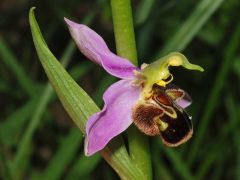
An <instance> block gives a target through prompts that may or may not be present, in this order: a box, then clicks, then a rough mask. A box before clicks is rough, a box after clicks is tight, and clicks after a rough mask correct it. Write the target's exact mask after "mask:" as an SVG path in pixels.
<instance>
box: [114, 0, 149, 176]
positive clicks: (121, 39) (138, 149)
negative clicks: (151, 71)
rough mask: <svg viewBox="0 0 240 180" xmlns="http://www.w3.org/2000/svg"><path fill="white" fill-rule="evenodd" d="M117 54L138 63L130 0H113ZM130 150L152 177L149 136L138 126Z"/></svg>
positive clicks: (130, 132)
mask: <svg viewBox="0 0 240 180" xmlns="http://www.w3.org/2000/svg"><path fill="white" fill-rule="evenodd" d="M111 9H112V16H113V26H114V35H115V41H116V48H117V54H118V55H119V56H122V57H124V58H126V59H129V60H130V61H131V62H132V63H133V64H135V65H136V66H137V65H138V60H137V50H136V43H135V35H134V28H133V18H132V9H131V1H130V0H111ZM128 143H129V152H130V156H131V158H132V160H133V161H134V162H135V164H136V165H137V167H138V168H139V169H140V170H141V171H142V172H143V174H144V175H145V176H146V179H152V167H151V159H150V152H149V144H148V138H147V136H145V135H144V134H143V133H141V132H140V131H139V130H138V129H137V128H136V127H134V126H131V127H130V128H129V130H128Z"/></svg>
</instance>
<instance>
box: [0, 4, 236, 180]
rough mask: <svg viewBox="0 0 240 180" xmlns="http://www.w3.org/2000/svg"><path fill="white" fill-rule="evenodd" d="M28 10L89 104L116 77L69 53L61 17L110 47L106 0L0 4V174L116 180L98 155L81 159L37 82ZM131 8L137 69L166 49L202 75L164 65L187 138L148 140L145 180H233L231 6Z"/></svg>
mask: <svg viewBox="0 0 240 180" xmlns="http://www.w3.org/2000/svg"><path fill="white" fill-rule="evenodd" d="M31 6H36V7H37V9H36V15H37V18H38V22H39V24H40V26H41V29H42V31H43V35H44V37H45V39H46V40H47V43H48V45H49V47H50V49H51V50H52V52H53V53H54V54H55V55H56V57H59V58H61V57H62V60H63V61H64V63H65V64H66V65H67V69H68V71H69V72H70V73H71V75H72V76H73V77H74V78H75V79H76V80H77V82H78V83H79V84H80V85H81V87H83V89H84V90H85V91H86V92H88V93H89V94H90V95H91V97H92V98H93V99H94V100H95V101H96V103H97V104H98V105H100V106H101V105H102V94H103V92H104V90H105V89H106V88H107V87H108V86H109V85H110V84H111V83H113V82H114V81H115V80H116V79H115V78H113V77H111V76H109V75H108V74H107V73H105V72H104V71H103V70H101V68H100V67H98V66H97V65H93V64H91V63H89V62H88V61H87V60H86V59H85V57H84V56H82V55H81V53H79V51H78V50H77V49H76V47H75V45H74V43H72V41H71V38H70V35H69V32H68V30H67V27H66V25H65V24H64V21H63V17H68V18H71V19H73V20H75V21H77V22H83V23H86V24H89V25H90V27H92V28H93V29H94V30H96V31H97V32H98V33H99V34H100V35H101V36H103V38H104V39H105V40H106V41H107V44H108V45H109V46H110V48H111V49H112V50H113V51H115V46H114V35H113V27H112V19H111V10H110V5H109V2H108V1H106V0H99V1H87V0H78V1H76V0H69V1H64V0H52V1H46V0H43V1H26V0H20V1H16V0H11V1H7V0H3V1H1V2H0V175H1V176H2V178H3V179H11V178H13V179H83V178H84V179H109V180H110V179H116V177H117V175H116V174H115V173H114V172H113V170H111V168H110V167H109V166H108V165H107V163H106V162H104V161H103V160H102V159H101V158H100V156H99V155H95V156H93V157H91V158H86V157H85V156H84V155H83V152H82V151H83V137H82V135H81V134H80V131H79V130H78V129H77V128H76V127H75V125H74V124H73V123H72V121H71V119H70V118H69V117H68V115H67V114H66V112H65V111H64V109H63V107H62V106H61V104H60V102H59V100H58V99H57V98H56V95H55V93H54V92H53V91H52V89H51V86H50V85H49V84H48V83H47V78H46V75H45V73H44V71H43V68H42V67H41V65H40V63H39V60H38V58H37V56H36V52H35V49H34V46H33V42H32V38H31V34H30V28H29V24H28V10H29V8H30V7H31ZM132 7H133V14H134V23H135V31H136V41H137V48H138V56H139V61H140V63H139V64H141V63H143V62H145V63H148V62H152V61H153V60H156V59H157V58H158V57H160V56H162V55H164V54H166V53H167V52H169V51H172V50H174V51H182V52H183V53H184V54H185V55H186V56H187V57H188V58H189V60H190V61H191V62H193V63H196V64H199V65H201V66H202V67H204V69H205V72H204V73H198V72H190V71H185V70H183V69H180V68H178V69H175V68H172V69H171V72H173V74H174V77H175V83H176V84H178V85H179V86H180V87H182V88H183V89H185V90H187V91H188V92H189V94H190V95H191V96H192V98H193V100H194V101H193V104H192V106H191V107H189V108H188V109H187V111H188V112H189V114H191V115H192V116H193V123H194V131H195V132H194V136H193V138H192V139H191V140H190V141H189V142H188V143H187V144H185V145H182V146H181V147H178V148H174V149H170V148H166V147H164V146H162V144H161V140H160V138H159V137H154V138H150V142H151V155H152V162H153V168H154V179H205V178H208V179H240V132H239V131H240V121H239V119H240V104H239V89H240V83H239V81H240V48H239V47H240V46H239V43H240V24H239V19H240V14H239V12H238V9H239V8H240V2H239V1H238V0H228V1H224V0H211V1H208V0H201V1H191V0H169V1H167V0H134V1H132ZM26 142H30V144H28V143H26ZM22 152H25V153H22ZM17 164H18V166H17ZM19 165H20V166H19ZM16 167H19V168H16Z"/></svg>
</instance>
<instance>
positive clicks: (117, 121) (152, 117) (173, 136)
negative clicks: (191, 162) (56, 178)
mask: <svg viewBox="0 0 240 180" xmlns="http://www.w3.org/2000/svg"><path fill="white" fill-rule="evenodd" d="M65 21H66V23H67V25H68V28H69V30H70V33H71V36H72V38H73V39H74V41H75V43H76V44H77V46H78V48H79V49H80V51H81V52H82V53H83V54H84V55H85V56H86V57H87V58H88V59H90V60H91V61H93V62H94V63H96V64H98V65H100V66H101V67H102V68H103V69H105V70H106V71H107V72H108V73H109V74H111V75H113V76H115V77H118V78H120V79H121V80H119V81H117V82H116V83H114V84H112V85H111V86H110V87H109V88H108V89H107V90H106V91H105V93H104V95H103V100H104V107H103V109H102V110H101V111H100V112H98V113H96V114H93V115H92V116H91V117H90V118H89V119H88V121H87V124H86V138H85V154H86V155H87V156H90V155H93V154H94V153H96V152H98V151H100V150H102V149H103V148H104V147H105V146H106V145H107V143H108V142H109V141H110V140H111V139H112V138H114V137H115V136H117V135H119V134H120V133H122V132H123V131H125V130H126V129H127V128H128V127H129V126H130V125H131V124H132V123H134V124H135V125H136V126H137V127H138V128H139V130H140V131H142V132H143V133H145V134H146V135H149V136H156V135H159V136H160V137H161V139H162V141H163V143H164V144H166V145H168V146H171V147H173V146H178V145H180V144H182V143H184V142H186V141H187V140H188V139H189V138H190V137H191V136H192V132H193V131H192V129H193V128H192V123H191V118H190V116H188V114H187V113H186V112H185V111H184V109H185V108H186V107H187V106H189V105H190V103H191V98H190V96H189V95H188V94H187V93H186V92H185V91H183V90H182V89H180V88H178V87H176V86H175V85H173V84H172V83H170V82H171V81H172V80H173V76H172V75H171V73H170V72H169V68H168V67H169V66H183V67H185V68H187V69H190V70H200V71H203V69H202V68H201V67H200V66H197V65H194V64H191V63H189V61H188V60H187V59H186V57H185V56H183V55H182V54H180V53H177V52H174V53H170V54H168V55H167V56H165V57H163V58H161V59H159V60H157V61H155V62H153V63H151V64H149V65H146V64H143V65H142V66H141V68H138V67H136V66H135V65H133V64H132V63H131V62H130V61H129V60H127V59H125V58H123V57H120V56H117V55H116V54H114V53H112V52H111V51H110V50H109V48H108V46H107V45H106V43H105V41H104V40H103V38H102V37H101V36H99V35H98V34H97V33H96V32H94V31H93V30H92V29H90V28H89V27H87V26H86V25H83V24H77V23H75V22H73V21H70V20H68V19H66V18H65Z"/></svg>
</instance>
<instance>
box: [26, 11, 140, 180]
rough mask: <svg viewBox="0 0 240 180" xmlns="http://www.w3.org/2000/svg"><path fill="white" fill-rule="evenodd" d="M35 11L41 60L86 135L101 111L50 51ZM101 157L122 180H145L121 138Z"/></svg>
mask: <svg viewBox="0 0 240 180" xmlns="http://www.w3.org/2000/svg"><path fill="white" fill-rule="evenodd" d="M34 9H35V8H31V9H30V12H29V21H30V26H31V31H32V36H33V41H34V45H35V48H36V50H37V54H38V57H39V59H40V61H41V64H42V66H43V68H44V70H45V72H46V74H47V76H48V78H49V80H50V82H51V84H52V86H53V88H54V90H55V91H56V93H57V95H58V97H59V99H60V101H61V102H62V104H63V106H64V108H65V110H66V111H67V112H68V114H69V115H70V117H71V118H72V120H73V121H74V122H75V124H76V125H77V126H78V127H79V128H80V130H81V131H82V132H83V133H84V132H85V123H86V121H87V119H88V118H89V117H90V116H91V115H92V114H94V113H95V112H97V111H99V109H98V107H97V105H96V104H95V103H94V102H93V100H92V99H91V98H90V97H89V96H88V95H87V93H86V92H85V91H84V90H83V89H82V88H81V87H79V86H78V84H77V83H76V82H75V81H74V80H73V79H72V77H71V76H70V75H69V74H68V73H67V72H66V70H65V69H64V68H63V67H62V65H61V64H60V63H59V61H58V60H57V59H56V58H55V57H54V55H53V54H52V53H51V51H50V50H49V49H48V47H47V44H46V42H45V41H44V39H43V37H42V34H41V31H40V29H39V26H38V24H37V21H36V19H35V16H34ZM101 154H102V156H103V157H104V158H105V159H106V161H107V162H108V163H109V164H110V165H111V166H112V167H113V168H114V169H115V171H116V172H117V173H118V174H119V176H120V177H121V178H122V179H139V178H140V179H141V177H143V174H142V173H141V171H139V170H138V169H137V168H136V166H135V165H134V164H133V163H132V161H131V159H130V157H129V156H128V153H127V150H126V148H125V145H124V143H123V141H122V139H121V138H120V137H118V138H115V140H113V141H111V142H110V143H109V145H108V146H107V147H105V149H104V150H102V151H101Z"/></svg>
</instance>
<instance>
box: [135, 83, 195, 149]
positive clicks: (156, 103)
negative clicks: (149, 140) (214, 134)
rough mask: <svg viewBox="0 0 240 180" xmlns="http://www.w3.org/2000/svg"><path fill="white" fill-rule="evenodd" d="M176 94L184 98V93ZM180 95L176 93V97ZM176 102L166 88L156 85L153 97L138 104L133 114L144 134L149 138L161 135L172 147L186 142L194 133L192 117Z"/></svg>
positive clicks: (165, 142) (164, 141)
mask: <svg viewBox="0 0 240 180" xmlns="http://www.w3.org/2000/svg"><path fill="white" fill-rule="evenodd" d="M176 92H178V94H179V96H184V94H183V93H184V91H182V92H181V93H179V92H180V91H179V90H178V91H176ZM178 94H177V93H175V97H177V95H178ZM175 99H176V98H174V100H175ZM174 100H173V99H172V98H171V96H169V95H167V93H166V88H163V87H161V86H158V85H154V86H153V89H152V95H151V97H150V98H149V97H148V98H147V99H146V100H145V101H142V102H141V103H139V104H137V105H136V106H135V108H134V109H133V114H132V117H133V120H134V123H135V125H136V126H137V127H138V128H139V129H140V130H141V131H142V132H144V133H145V134H147V135H149V136H156V135H160V136H161V138H162V140H163V143H164V144H166V145H167V146H171V147H174V146H178V145H180V144H182V143H184V142H186V141H187V140H188V139H189V138H190V137H191V136H192V133H193V128H192V123H191V119H190V117H189V116H188V115H187V113H186V112H185V111H184V110H183V109H182V108H181V107H179V106H178V105H176V104H175V103H174Z"/></svg>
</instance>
